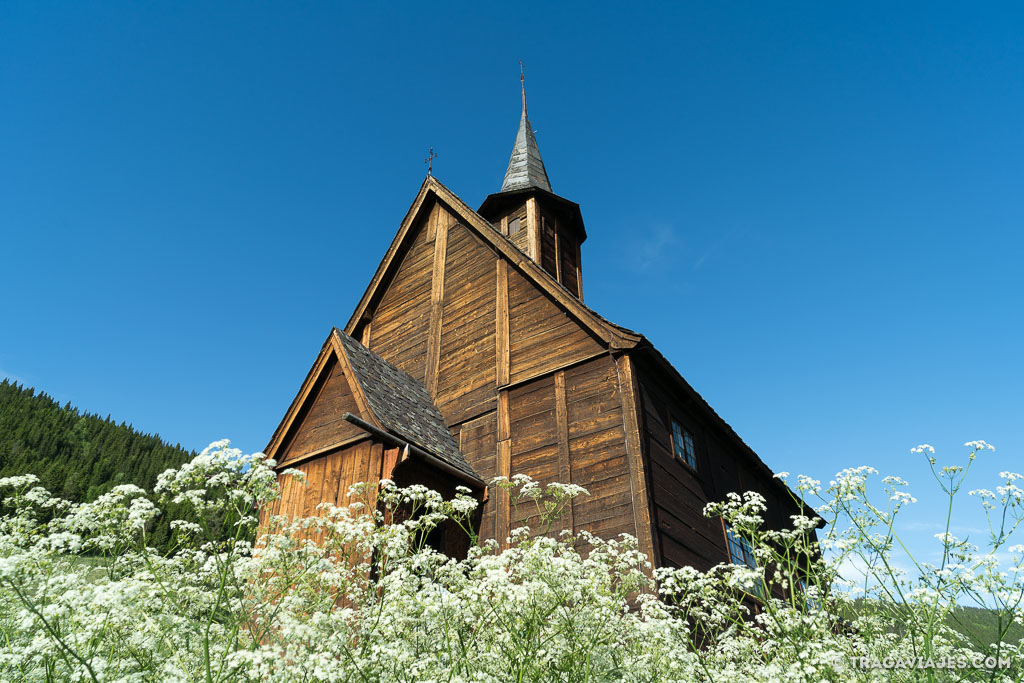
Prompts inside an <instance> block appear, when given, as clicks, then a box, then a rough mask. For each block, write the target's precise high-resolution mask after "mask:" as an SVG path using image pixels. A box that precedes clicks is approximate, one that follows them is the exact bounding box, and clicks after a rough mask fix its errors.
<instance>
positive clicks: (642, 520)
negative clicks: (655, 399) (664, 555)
mask: <svg viewBox="0 0 1024 683" xmlns="http://www.w3.org/2000/svg"><path fill="white" fill-rule="evenodd" d="M615 371H616V373H617V375H618V383H619V398H620V400H621V401H622V426H623V429H624V430H625V432H626V461H627V462H628V463H629V487H630V490H631V492H632V495H633V523H634V524H635V526H636V537H637V540H638V541H639V542H640V551H641V552H642V553H644V554H645V555H647V559H648V560H649V561H650V562H651V564H652V565H653V566H655V567H657V566H659V565H660V564H661V557H660V555H658V554H656V548H655V542H656V538H657V535H656V533H655V530H654V528H653V525H652V523H651V506H650V502H649V500H648V495H647V492H648V477H647V473H646V471H645V467H644V455H643V449H642V446H641V442H640V422H639V420H638V418H637V402H638V401H639V399H640V395H639V391H638V388H637V384H636V377H635V374H634V370H633V362H632V360H631V359H630V357H629V356H628V355H627V354H621V355H619V356H616V357H615Z"/></svg>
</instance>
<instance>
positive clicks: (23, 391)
mask: <svg viewBox="0 0 1024 683" xmlns="http://www.w3.org/2000/svg"><path fill="white" fill-rule="evenodd" d="M194 455H195V453H192V452H190V451H187V450H185V449H183V448H182V447H181V445H180V444H175V445H173V446H171V445H169V444H167V443H165V442H164V441H163V440H161V439H160V438H159V437H158V436H153V435H150V434H142V433H140V432H138V431H136V430H135V429H134V428H133V427H132V426H131V425H129V424H125V423H124V422H122V423H121V424H117V423H116V422H114V421H113V420H111V419H110V417H109V416H108V417H106V418H102V417H100V416H99V415H94V414H89V413H82V412H80V411H79V410H78V409H77V408H75V407H73V406H72V405H71V404H70V403H68V404H66V405H64V406H61V405H60V404H59V403H57V402H56V401H55V400H53V399H52V398H51V397H50V396H48V395H47V394H45V393H42V392H39V393H37V392H36V391H35V389H31V388H25V387H24V386H21V385H18V384H15V383H13V382H9V381H8V380H6V379H4V380H2V381H0V477H6V476H11V475H16V474H35V475H36V476H38V477H39V478H40V479H41V480H42V482H41V483H42V485H43V486H45V487H46V488H47V489H49V490H50V491H51V492H53V493H54V494H56V495H59V496H61V497H63V498H67V499H68V500H72V501H75V502H85V501H89V500H93V499H95V498H96V497H97V496H100V495H102V494H103V493H105V492H107V491H109V490H110V489H112V488H113V487H114V486H117V485H118V484H135V485H137V486H141V487H142V488H144V489H146V490H148V491H152V490H153V485H154V484H156V479H157V477H158V476H159V475H160V473H161V472H163V471H164V470H166V469H167V468H169V467H177V466H178V465H181V464H182V463H183V462H185V461H187V460H189V459H191V458H192V457H193V456H194ZM167 522H168V520H166V519H164V520H158V522H157V526H156V528H155V529H154V530H153V534H154V536H153V541H154V543H155V544H156V545H158V546H160V545H163V543H165V542H166V539H167V531H168V528H167V527H166V524H167Z"/></svg>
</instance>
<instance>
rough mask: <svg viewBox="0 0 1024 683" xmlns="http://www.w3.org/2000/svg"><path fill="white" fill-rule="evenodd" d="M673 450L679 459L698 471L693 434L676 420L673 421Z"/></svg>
mask: <svg viewBox="0 0 1024 683" xmlns="http://www.w3.org/2000/svg"><path fill="white" fill-rule="evenodd" d="M672 450H673V451H674V452H675V456H676V457H677V458H679V459H680V460H682V461H683V462H685V463H686V464H687V465H689V466H690V467H692V468H693V469H697V449H696V448H694V445H693V434H691V433H690V432H689V431H687V430H686V429H685V428H684V427H683V426H682V425H681V424H679V423H678V422H676V421H675V420H672Z"/></svg>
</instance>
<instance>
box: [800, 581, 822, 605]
mask: <svg viewBox="0 0 1024 683" xmlns="http://www.w3.org/2000/svg"><path fill="white" fill-rule="evenodd" d="M807 588H808V586H807V579H800V593H801V594H802V595H803V596H804V607H805V608H806V609H807V611H808V612H816V611H817V610H818V601H817V600H815V599H814V598H813V597H812V596H811V594H810V593H808V591H807Z"/></svg>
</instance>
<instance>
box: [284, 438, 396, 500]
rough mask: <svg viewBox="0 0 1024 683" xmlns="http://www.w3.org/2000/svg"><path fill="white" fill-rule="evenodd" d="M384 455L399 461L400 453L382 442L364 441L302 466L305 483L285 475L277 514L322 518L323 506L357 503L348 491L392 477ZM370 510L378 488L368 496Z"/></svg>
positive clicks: (370, 491)
mask: <svg viewBox="0 0 1024 683" xmlns="http://www.w3.org/2000/svg"><path fill="white" fill-rule="evenodd" d="M385 455H391V456H392V458H391V461H392V463H394V462H395V461H397V459H398V458H397V456H398V449H397V448H392V447H386V446H384V445H383V444H381V443H379V442H372V441H362V442H359V443H355V444H352V445H349V446H345V447H343V448H339V449H337V450H335V451H331V452H330V453H326V454H324V455H322V456H319V457H317V458H314V459H312V460H309V461H308V462H304V463H301V464H300V465H298V466H297V467H296V469H298V470H300V471H302V472H303V473H304V474H305V475H306V481H305V482H302V481H299V480H298V479H297V478H295V477H292V476H288V475H282V476H281V477H279V479H280V481H281V486H282V489H281V490H282V495H281V501H280V505H279V506H278V507H277V510H276V512H275V514H282V515H288V516H290V517H299V516H302V517H311V516H316V515H320V514H322V512H321V511H318V510H317V509H316V508H317V506H318V505H319V504H321V503H332V504H334V505H339V506H345V505H349V504H350V503H353V502H355V501H354V500H353V499H352V497H351V496H350V495H349V489H350V487H351V486H352V485H353V484H357V483H359V482H369V483H377V482H379V481H380V479H381V478H387V477H388V476H390V475H391V468H390V467H388V468H385V467H384V460H385ZM368 494H369V498H370V500H369V502H370V507H371V509H372V507H373V506H374V505H375V504H376V492H375V487H372V486H371V487H370V490H369V492H368Z"/></svg>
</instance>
